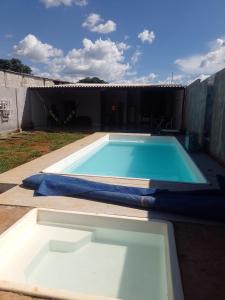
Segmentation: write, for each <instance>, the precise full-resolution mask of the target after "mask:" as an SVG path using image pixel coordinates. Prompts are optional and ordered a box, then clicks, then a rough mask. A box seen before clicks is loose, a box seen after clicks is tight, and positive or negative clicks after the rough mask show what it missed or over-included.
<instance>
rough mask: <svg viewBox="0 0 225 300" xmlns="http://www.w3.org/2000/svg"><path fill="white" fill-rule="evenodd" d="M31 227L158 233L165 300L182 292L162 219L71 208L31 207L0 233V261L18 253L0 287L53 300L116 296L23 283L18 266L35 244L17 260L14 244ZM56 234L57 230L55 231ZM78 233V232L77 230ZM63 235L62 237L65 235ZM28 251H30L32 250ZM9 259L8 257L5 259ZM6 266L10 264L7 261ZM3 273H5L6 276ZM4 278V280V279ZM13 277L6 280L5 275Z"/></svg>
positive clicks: (0, 279)
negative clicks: (161, 240) (162, 249)
mask: <svg viewBox="0 0 225 300" xmlns="http://www.w3.org/2000/svg"><path fill="white" fill-rule="evenodd" d="M35 226H42V227H43V226H45V228H46V230H47V231H51V228H50V226H53V228H54V232H50V235H51V236H52V235H53V236H54V235H56V234H57V228H58V229H59V231H60V230H61V229H63V228H70V229H73V228H76V227H77V226H88V227H101V228H110V229H118V230H127V231H131V232H143V233H153V234H159V235H162V236H163V237H164V243H165V259H166V271H167V273H166V278H167V291H168V294H167V295H168V297H166V299H167V300H182V299H184V298H183V291H182V284H181V278H180V272H179V266H178V260H177V253H176V245H175V239H174V232H173V226H172V224H171V223H170V222H166V221H148V220H143V219H141V218H134V217H118V216H114V215H104V214H99V215H97V214H93V213H85V214H84V213H79V212H71V211H58V210H49V209H32V210H31V211H30V212H28V213H27V214H26V215H24V216H23V217H22V218H21V219H20V220H18V221H17V222H16V223H15V224H13V225H12V226H11V227H10V228H8V230H6V231H5V232H4V233H3V234H1V235H0V263H1V260H3V261H4V262H5V261H7V259H8V260H9V258H10V256H11V257H13V259H14V258H15V256H17V255H18V257H20V259H18V261H16V260H15V259H14V263H15V262H16V267H17V272H15V270H16V268H14V267H15V266H13V265H11V268H10V269H9V270H8V271H7V272H3V273H1V272H0V289H2V290H7V291H12V292H19V293H24V294H28V295H31V296H38V297H52V298H54V299H80V300H94V299H99V300H100V299H105V300H106V299H108V300H109V299H116V298H110V297H103V296H102V297H101V296H95V295H88V294H81V293H76V292H71V291H67V290H60V289H50V288H43V287H42V286H36V285H32V284H27V283H26V282H24V281H23V280H20V278H19V276H20V273H21V269H22V268H25V266H26V263H28V262H27V261H30V259H31V258H32V255H35V251H37V250H38V249H36V247H34V248H33V249H32V248H30V249H26V255H25V256H24V257H23V258H22V259H21V256H20V255H19V252H17V245H18V243H19V245H21V243H23V242H24V243H25V242H26V238H27V237H28V236H31V235H32V231H33V230H35V228H36V227H35ZM45 228H44V227H43V228H42V230H43V232H42V233H43V235H42V239H40V243H42V242H43V241H44V239H45V235H44V232H45ZM59 234H60V233H59ZM81 234H82V233H81ZM65 238H66V237H65ZM29 250H33V251H32V253H31V251H29ZM9 261H10V262H11V259H10V260H9ZM9 266H10V263H9ZM6 273H8V274H7V275H6ZM4 276H5V277H7V280H6V279H5V278H4ZM10 276H11V277H12V278H14V280H9V277H10Z"/></svg>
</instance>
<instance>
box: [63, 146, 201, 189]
mask: <svg viewBox="0 0 225 300" xmlns="http://www.w3.org/2000/svg"><path fill="white" fill-rule="evenodd" d="M63 173H70V174H86V175H87V174H88V175H101V176H117V177H131V178H141V179H155V180H166V181H179V182H191V183H196V182H202V179H199V176H198V174H196V172H195V171H194V170H193V168H191V167H190V166H189V164H188V161H187V160H186V159H185V157H184V156H183V154H182V152H181V151H180V149H179V148H178V146H177V145H176V143H166V142H165V143H156V142H130V141H110V142H108V143H107V144H105V145H103V146H102V147H100V148H99V149H97V150H96V151H95V152H92V153H91V154H90V155H86V156H85V157H84V158H83V159H81V160H79V161H77V162H75V163H72V164H71V165H70V166H69V167H67V168H66V169H64V170H63Z"/></svg>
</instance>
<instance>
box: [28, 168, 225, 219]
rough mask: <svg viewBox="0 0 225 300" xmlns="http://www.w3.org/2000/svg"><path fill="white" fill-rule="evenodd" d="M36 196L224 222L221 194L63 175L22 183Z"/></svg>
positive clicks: (224, 203) (37, 177) (35, 177)
mask: <svg viewBox="0 0 225 300" xmlns="http://www.w3.org/2000/svg"><path fill="white" fill-rule="evenodd" d="M23 185H24V186H25V187H27V188H31V189H34V190H35V195H39V196H71V197H78V198H86V199H92V200H97V201H103V202H110V203H114V204H120V205H126V206H134V207H139V208H145V209H154V210H157V211H162V212H166V213H175V214H181V215H185V216H189V217H196V218H204V219H212V220H217V221H225V191H224V190H221V191H220V190H208V191H207V190H206V191H204V190H203V191H187V192H170V191H166V190H156V189H153V188H148V189H145V188H136V187H125V186H120V185H111V184H104V183H99V182H93V181H89V180H84V179H80V178H74V177H69V176H63V175H52V174H37V175H33V176H31V177H29V178H27V179H25V180H24V181H23Z"/></svg>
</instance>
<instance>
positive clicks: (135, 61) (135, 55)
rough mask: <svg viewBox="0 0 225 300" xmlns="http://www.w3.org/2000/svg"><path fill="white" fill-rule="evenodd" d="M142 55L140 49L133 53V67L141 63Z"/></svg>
mask: <svg viewBox="0 0 225 300" xmlns="http://www.w3.org/2000/svg"><path fill="white" fill-rule="evenodd" d="M141 55H142V52H141V51H140V49H136V50H135V51H134V53H133V55H132V56H131V63H132V64H133V65H136V63H137V62H138V61H139V58H140V56H141Z"/></svg>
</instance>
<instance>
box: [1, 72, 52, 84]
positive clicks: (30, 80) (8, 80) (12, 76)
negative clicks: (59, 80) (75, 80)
mask: <svg viewBox="0 0 225 300" xmlns="http://www.w3.org/2000/svg"><path fill="white" fill-rule="evenodd" d="M54 84H55V83H54V80H51V79H48V78H42V77H37V76H32V75H26V74H19V73H14V72H8V71H0V87H1V86H2V87H14V88H19V87H29V86H53V85H54Z"/></svg>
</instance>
